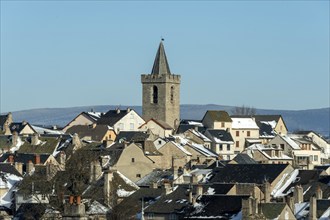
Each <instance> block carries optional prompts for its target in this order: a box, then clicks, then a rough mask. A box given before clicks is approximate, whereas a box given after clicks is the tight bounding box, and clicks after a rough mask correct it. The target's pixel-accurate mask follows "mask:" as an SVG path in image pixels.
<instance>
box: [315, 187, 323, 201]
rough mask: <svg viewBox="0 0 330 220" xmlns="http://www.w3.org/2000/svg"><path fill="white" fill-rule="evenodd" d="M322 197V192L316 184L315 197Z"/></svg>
mask: <svg viewBox="0 0 330 220" xmlns="http://www.w3.org/2000/svg"><path fill="white" fill-rule="evenodd" d="M322 198H323V192H322V189H321V187H320V186H317V189H316V199H322Z"/></svg>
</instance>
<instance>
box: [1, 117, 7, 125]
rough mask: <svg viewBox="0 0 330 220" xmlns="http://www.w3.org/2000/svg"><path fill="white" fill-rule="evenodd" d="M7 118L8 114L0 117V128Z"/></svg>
mask: <svg viewBox="0 0 330 220" xmlns="http://www.w3.org/2000/svg"><path fill="white" fill-rule="evenodd" d="M7 118H8V114H6V115H0V126H3V124H4V123H5V122H6V120H7Z"/></svg>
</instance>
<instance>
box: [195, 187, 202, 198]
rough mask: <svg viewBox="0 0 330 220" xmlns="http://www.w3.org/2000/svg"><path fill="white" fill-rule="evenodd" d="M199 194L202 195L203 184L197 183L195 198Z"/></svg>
mask: <svg viewBox="0 0 330 220" xmlns="http://www.w3.org/2000/svg"><path fill="white" fill-rule="evenodd" d="M201 195H203V186H202V185H197V188H196V198H198V197H199V196H201Z"/></svg>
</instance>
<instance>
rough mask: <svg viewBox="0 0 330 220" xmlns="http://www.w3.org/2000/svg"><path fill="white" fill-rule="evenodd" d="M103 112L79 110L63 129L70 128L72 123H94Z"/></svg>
mask: <svg viewBox="0 0 330 220" xmlns="http://www.w3.org/2000/svg"><path fill="white" fill-rule="evenodd" d="M102 114H103V113H101V112H93V111H91V112H81V113H80V114H79V115H77V116H76V117H75V118H74V119H72V121H70V122H69V123H68V124H67V125H66V126H65V127H64V128H63V131H64V132H66V131H67V130H68V129H69V128H71V127H72V126H74V125H91V124H94V123H96V122H97V121H98V120H99V119H100V117H101V115H102Z"/></svg>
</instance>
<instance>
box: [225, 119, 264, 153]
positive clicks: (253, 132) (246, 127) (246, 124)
mask: <svg viewBox="0 0 330 220" xmlns="http://www.w3.org/2000/svg"><path fill="white" fill-rule="evenodd" d="M231 119H232V121H233V122H232V125H231V130H230V133H231V136H232V137H233V139H234V141H235V151H239V152H242V151H243V150H244V149H245V147H248V146H250V145H251V144H254V143H260V142H261V141H260V140H259V127H258V126H257V124H256V122H255V121H254V120H253V119H252V118H250V117H238V116H231Z"/></svg>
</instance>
